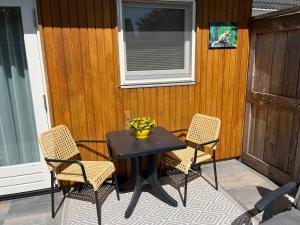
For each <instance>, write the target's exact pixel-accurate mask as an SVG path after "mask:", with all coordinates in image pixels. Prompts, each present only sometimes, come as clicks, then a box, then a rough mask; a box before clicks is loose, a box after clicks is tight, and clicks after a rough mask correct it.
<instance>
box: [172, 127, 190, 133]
mask: <svg viewBox="0 0 300 225" xmlns="http://www.w3.org/2000/svg"><path fill="white" fill-rule="evenodd" d="M182 131H188V129H186V128H182V129H179V130H172V131H170V132H171V133H178V132H182Z"/></svg>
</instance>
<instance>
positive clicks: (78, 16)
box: [39, 0, 251, 174]
mask: <svg viewBox="0 0 300 225" xmlns="http://www.w3.org/2000/svg"><path fill="white" fill-rule="evenodd" d="M250 14H251V0H245V1H240V0H199V1H197V16H196V17H197V21H196V25H197V26H196V63H195V64H196V68H195V71H196V85H190V86H176V87H175V86H173V87H158V88H137V89H121V88H119V79H120V78H119V60H118V43H117V32H118V28H117V24H116V5H115V1H113V0H77V1H76V0H64V1H59V0H40V1H39V15H40V30H41V32H42V41H43V47H44V56H45V64H46V69H47V71H46V73H47V79H48V89H49V96H50V99H49V100H50V105H51V116H52V125H53V126H55V125H57V124H61V123H64V124H66V125H67V126H68V127H69V128H70V129H71V132H72V134H73V136H74V137H75V138H86V139H88V138H91V139H95V138H98V139H99V138H100V139H104V138H105V133H106V132H108V131H112V130H120V129H124V128H125V113H124V112H125V111H130V113H131V116H132V117H135V116H151V117H153V118H154V119H155V120H156V121H157V123H158V125H160V126H164V127H166V128H167V129H177V128H182V127H188V125H189V122H190V120H191V118H192V116H193V114H194V113H197V112H200V113H204V114H208V115H213V116H217V117H219V118H221V120H222V128H221V142H220V144H219V148H218V152H217V158H218V159H226V158H231V157H238V156H240V155H241V152H242V137H243V126H244V108H245V94H246V79H247V71H248V50H249V34H248V19H249V17H250ZM210 22H237V23H238V24H239V29H238V46H237V48H236V49H227V50H225V49H221V50H210V49H208V38H209V30H208V28H209V23H210ZM93 149H97V151H98V152H99V153H101V154H104V155H106V154H107V150H106V148H105V146H96V145H90V146H89V147H88V148H82V149H81V152H82V155H83V157H84V158H85V159H98V158H99V156H98V155H97V154H94V153H93V151H92V150H93ZM118 170H119V172H120V173H121V174H126V172H127V171H126V162H119V163H118Z"/></svg>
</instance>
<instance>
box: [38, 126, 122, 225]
mask: <svg viewBox="0 0 300 225" xmlns="http://www.w3.org/2000/svg"><path fill="white" fill-rule="evenodd" d="M81 142H96V143H104V144H108V142H107V141H102V140H79V141H76V142H75V141H74V139H73V138H72V136H71V133H70V131H69V130H68V128H67V127H66V126H65V125H59V126H57V127H54V128H52V129H50V130H48V131H46V132H44V133H42V134H41V135H40V137H39V143H40V146H41V149H42V152H43V154H44V157H45V160H46V162H47V164H48V168H49V170H50V173H51V208H52V218H54V217H55V210H54V192H55V187H54V185H55V180H59V181H70V182H75V183H81V184H87V185H89V186H91V187H92V188H93V190H94V192H95V201H96V208H97V217H98V223H99V224H101V208H100V204H99V199H98V189H99V187H100V186H101V184H102V183H103V182H105V181H106V180H107V179H108V178H109V177H110V176H112V177H113V182H112V184H113V185H115V188H116V192H117V198H118V200H119V199H120V197H119V191H118V183H117V178H116V173H115V167H114V164H113V163H112V162H111V153H110V157H109V161H108V160H106V161H80V160H76V159H75V158H76V157H79V158H80V152H79V150H78V148H77V145H76V143H81Z"/></svg>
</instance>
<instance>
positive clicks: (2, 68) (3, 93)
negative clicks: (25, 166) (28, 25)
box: [0, 7, 39, 166]
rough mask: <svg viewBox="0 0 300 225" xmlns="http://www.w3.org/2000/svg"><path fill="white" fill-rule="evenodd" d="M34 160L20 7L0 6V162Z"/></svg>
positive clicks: (34, 135)
mask: <svg viewBox="0 0 300 225" xmlns="http://www.w3.org/2000/svg"><path fill="white" fill-rule="evenodd" d="M38 160H39V151H38V144H37V138H36V128H35V119H34V112H33V103H32V97H31V89H30V83H29V75H28V68H27V60H26V55H25V45H24V39H23V29H22V19H21V10H20V8H18V7H0V166H9V165H15V164H22V163H30V162H35V161H38Z"/></svg>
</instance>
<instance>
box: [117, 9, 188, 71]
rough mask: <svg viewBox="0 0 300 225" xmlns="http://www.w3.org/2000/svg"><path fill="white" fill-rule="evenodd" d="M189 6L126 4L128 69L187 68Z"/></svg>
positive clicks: (125, 21)
mask: <svg viewBox="0 0 300 225" xmlns="http://www.w3.org/2000/svg"><path fill="white" fill-rule="evenodd" d="M186 5H187V4H185V5H184V6H183V5H180V7H179V6H177V7H174V6H173V5H172V7H170V6H169V5H168V6H166V5H165V4H156V5H155V6H153V5H150V4H149V6H148V5H145V4H144V5H142V4H141V5H138V6H137V5H130V4H124V6H123V15H124V26H125V27H124V28H125V29H124V30H125V32H124V39H125V43H126V63H127V71H128V72H130V71H153V70H183V69H185V54H187V53H186V52H185V48H186V45H185V41H190V40H186V39H187V36H186V31H187V29H188V27H189V26H191V24H190V22H189V21H190V20H188V19H187V18H185V15H186ZM161 6H162V7H161ZM187 22H189V24H187ZM189 32H191V29H189Z"/></svg>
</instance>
